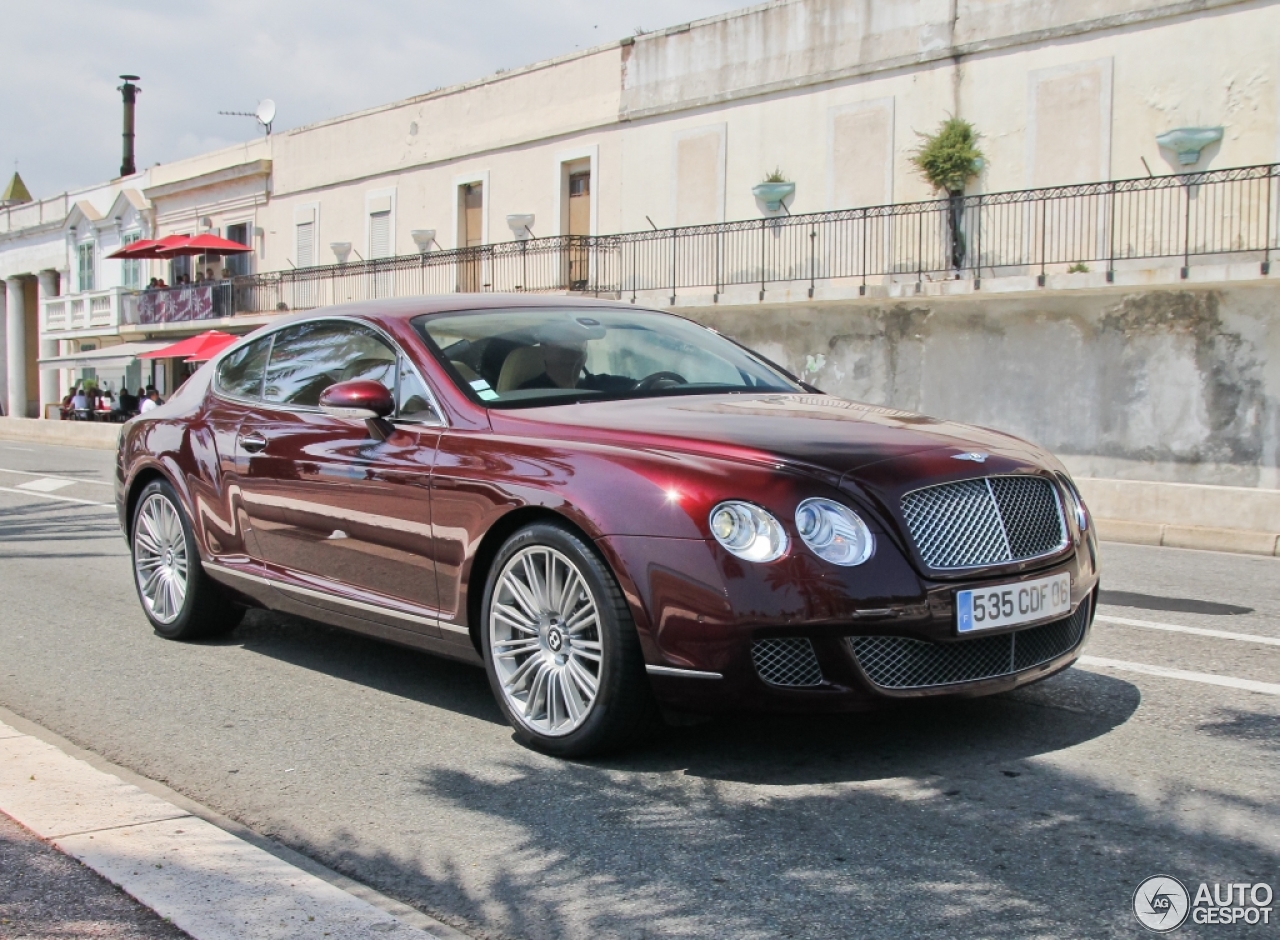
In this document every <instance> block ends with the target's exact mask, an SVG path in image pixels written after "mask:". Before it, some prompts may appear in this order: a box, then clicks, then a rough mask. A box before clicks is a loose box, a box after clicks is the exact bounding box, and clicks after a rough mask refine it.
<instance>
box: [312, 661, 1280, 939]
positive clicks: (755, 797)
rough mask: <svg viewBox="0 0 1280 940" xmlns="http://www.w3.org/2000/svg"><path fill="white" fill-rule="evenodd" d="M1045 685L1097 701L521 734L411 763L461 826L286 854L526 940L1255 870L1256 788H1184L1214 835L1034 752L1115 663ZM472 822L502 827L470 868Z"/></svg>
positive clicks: (1007, 931)
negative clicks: (650, 738) (608, 751)
mask: <svg viewBox="0 0 1280 940" xmlns="http://www.w3.org/2000/svg"><path fill="white" fill-rule="evenodd" d="M1064 678H1065V677H1064ZM1050 681H1051V682H1053V681H1058V680H1050ZM1066 681H1076V682H1078V683H1079V684H1081V685H1082V686H1084V687H1085V688H1086V689H1087V690H1089V691H1092V692H1094V693H1097V694H1098V699H1097V700H1098V701H1100V702H1102V703H1103V704H1102V705H1101V706H1099V708H1097V709H1096V710H1095V711H1093V712H1090V713H1085V714H1081V713H1079V712H1076V711H1068V710H1063V709H1055V708H1050V707H1046V706H1044V705H1043V704H1038V703H1035V702H1033V701H1027V700H1019V699H1017V698H1016V697H1014V698H1004V699H997V700H990V701H988V702H984V703H977V702H975V703H966V704H965V705H964V706H963V707H955V706H947V707H946V708H938V709H933V710H928V709H920V710H914V711H912V712H898V713H895V714H894V715H893V716H892V717H881V718H879V719H871V720H868V719H867V718H866V716H862V717H845V718H841V719H838V720H832V721H829V722H828V721H823V722H803V721H797V720H787V721H780V722H777V723H776V724H770V723H764V724H761V723H759V722H743V723H741V724H735V723H725V724H717V725H715V726H703V728H699V729H693V730H686V731H682V732H680V733H678V734H676V735H674V736H673V737H671V738H669V739H668V740H666V741H665V742H664V743H662V744H660V745H658V746H657V747H655V748H651V749H649V750H648V751H645V752H642V753H640V754H637V755H636V756H635V757H633V758H615V759H613V760H611V761H607V762H599V763H577V764H573V763H564V762H554V761H551V760H550V759H547V758H542V757H541V756H539V755H533V754H528V753H527V752H526V753H525V754H521V755H515V756H513V758H512V759H511V760H510V761H509V762H507V763H506V764H504V765H503V766H501V767H500V768H497V769H496V770H495V769H494V768H487V769H486V770H485V771H477V772H470V771H460V770H456V769H450V770H445V769H440V768H435V767H430V768H424V770H423V772H422V775H421V778H420V781H419V796H420V798H421V811H422V812H423V813H424V814H428V813H439V812H440V807H441V806H448V807H449V808H451V809H453V810H455V811H460V812H459V813H458V817H457V818H467V817H471V818H474V819H476V820H477V821H478V822H477V824H476V827H475V830H474V831H468V832H467V833H465V834H463V833H456V834H454V836H453V838H454V839H455V840H456V841H446V842H445V843H444V844H424V846H423V849H422V851H421V853H420V854H418V855H417V856H415V857H400V856H396V855H394V854H392V853H389V852H387V851H386V850H384V849H381V848H379V847H376V846H373V845H370V844H368V843H366V842H365V841H364V840H362V839H361V838H360V836H359V834H358V833H349V832H348V833H343V834H341V835H340V836H338V837H337V838H335V839H334V840H332V841H330V842H328V843H327V844H325V845H321V846H311V847H308V849H307V851H309V852H313V853H319V855H320V856H321V857H323V858H324V859H325V860H326V861H327V862H328V863H329V864H331V865H334V866H335V867H337V868H339V869H340V870H343V871H345V872H347V873H349V874H351V875H352V876H354V877H356V878H359V879H361V880H365V881H369V882H372V883H373V884H375V885H377V886H378V887H380V888H381V889H382V890H384V891H387V892H388V893H391V894H394V895H396V896H398V897H401V898H402V899H404V900H406V901H408V902H410V903H413V904H416V905H418V906H420V907H422V908H423V909H425V910H428V911H429V912H431V913H432V914H433V915H434V916H436V917H439V918H441V919H443V920H445V921H446V922H449V923H453V924H455V925H458V926H461V927H463V928H464V929H465V928H470V929H472V930H476V931H477V932H478V933H479V934H481V935H484V936H512V937H524V938H530V940H542V938H568V937H573V938H577V937H582V938H595V937H628V938H630V937H672V936H706V937H717V938H719V937H735V938H737V937H743V938H757V937H758V938H765V937H769V938H773V937H796V938H815V940H816V938H824V940H825V938H829V937H836V936H839V937H894V938H897V937H955V936H982V937H996V938H1006V937H1007V938H1028V937H1064V936H1080V937H1083V936H1088V937H1112V936H1115V937H1129V936H1133V935H1134V934H1135V931H1137V930H1138V929H1139V928H1138V926H1137V923H1136V921H1135V920H1134V919H1133V915H1132V913H1131V910H1130V906H1129V905H1130V902H1131V896H1132V893H1133V891H1134V889H1135V887H1136V886H1137V885H1138V884H1139V883H1140V882H1141V881H1142V880H1143V879H1144V878H1146V877H1148V876H1149V875H1152V874H1155V873H1158V872H1170V873H1173V874H1180V875H1182V876H1183V877H1184V880H1192V879H1198V878H1206V879H1210V880H1212V877H1219V878H1227V877H1231V878H1232V879H1234V880H1244V879H1246V878H1250V879H1255V880H1256V879H1257V878H1265V876H1266V875H1268V874H1269V873H1271V872H1274V866H1275V863H1276V861H1277V858H1276V854H1275V852H1274V850H1273V849H1272V848H1269V847H1268V845H1267V844H1266V839H1267V838H1268V837H1267V836H1265V834H1264V833H1265V832H1266V831H1271V832H1274V831H1275V830H1276V827H1277V826H1278V825H1280V810H1278V809H1277V807H1276V806H1275V805H1272V804H1267V803H1263V802H1258V803H1251V804H1248V803H1247V801H1244V802H1242V801H1240V800H1239V799H1238V798H1236V797H1234V796H1232V795H1230V794H1227V793H1221V792H1213V791H1205V790H1203V789H1201V791H1200V792H1199V793H1198V794H1197V798H1198V799H1200V800H1205V799H1208V800H1211V801H1213V802H1215V803H1216V804H1219V805H1220V806H1222V807H1223V812H1224V813H1228V814H1236V815H1237V816H1238V817H1239V819H1247V820H1250V821H1251V822H1252V824H1253V825H1254V826H1257V827H1260V828H1258V829H1256V830H1254V833H1253V834H1252V835H1249V834H1245V835H1241V834H1238V832H1239V831H1241V830H1239V829H1238V828H1237V831H1236V832H1234V833H1233V832H1228V831H1227V829H1228V828H1230V827H1229V826H1227V824H1226V823H1225V821H1224V826H1223V828H1222V829H1221V830H1217V831H1215V830H1214V829H1213V828H1212V827H1206V826H1205V825H1203V821H1202V820H1198V821H1191V820H1190V818H1189V817H1187V816H1184V815H1183V812H1182V810H1183V808H1182V807H1180V806H1179V805H1176V803H1171V804H1165V805H1162V804H1159V803H1156V804H1153V803H1152V802H1151V801H1149V800H1147V799H1145V798H1143V797H1141V796H1139V795H1136V794H1135V793H1133V792H1128V791H1124V790H1121V789H1118V788H1115V787H1112V786H1109V785H1106V784H1103V783H1100V782H1098V781H1097V780H1096V779H1094V778H1092V777H1091V776H1090V775H1089V774H1088V773H1087V772H1086V771H1084V770H1083V769H1082V772H1080V773H1076V772H1075V767H1074V766H1072V764H1071V763H1070V762H1064V761H1061V760H1057V761H1053V762H1050V761H1044V760H1038V759H1037V758H1039V757H1041V756H1044V755H1047V754H1050V753H1053V752H1060V751H1063V750H1069V749H1072V748H1077V747H1085V748H1088V746H1089V744H1090V742H1091V741H1092V740H1094V739H1096V738H1097V737H1099V736H1101V735H1104V734H1106V733H1107V732H1108V731H1110V730H1112V729H1114V728H1116V727H1117V726H1118V725H1120V724H1122V723H1123V722H1124V721H1125V720H1126V719H1127V718H1128V717H1129V715H1131V714H1132V711H1133V709H1134V708H1135V707H1136V705H1137V700H1138V694H1137V691H1136V689H1134V687H1133V686H1131V685H1130V684H1129V683H1126V682H1123V681H1121V680H1117V679H1114V678H1109V677H1105V676H1100V675H1089V674H1083V673H1082V674H1080V675H1078V676H1076V677H1074V680H1066ZM751 768H755V769H754V770H752V769H751ZM833 781H841V782H840V783H833ZM1237 822H1238V820H1237ZM416 824H419V820H415V819H406V820H405V825H406V826H411V825H416ZM1243 831H1244V832H1245V833H1248V832H1249V830H1248V828H1247V827H1246V828H1245V829H1244V830H1243ZM483 833H502V834H505V838H506V839H507V840H508V841H505V842H504V843H503V844H501V845H493V846H490V847H489V848H488V849H487V850H485V851H484V852H483V853H482V854H484V855H485V863H484V864H481V865H479V867H478V869H477V867H476V866H475V863H474V862H473V861H471V860H472V859H474V858H475V857H476V850H475V848H474V846H473V843H474V842H475V840H476V839H477V838H479V837H480V836H481V834H483ZM480 871H483V872H484V874H483V875H482V874H480V873H479V872H480ZM1184 932H1186V933H1192V935H1194V933H1193V931H1192V929H1191V927H1190V925H1188V928H1187V929H1184ZM1241 935H1242V936H1243V935H1247V933H1242V934H1241Z"/></svg>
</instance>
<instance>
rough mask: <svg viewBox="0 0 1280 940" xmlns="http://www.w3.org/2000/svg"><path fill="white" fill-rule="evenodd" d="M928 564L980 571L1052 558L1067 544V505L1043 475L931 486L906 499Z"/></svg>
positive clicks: (912, 528)
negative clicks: (991, 566) (985, 567)
mask: <svg viewBox="0 0 1280 940" xmlns="http://www.w3.org/2000/svg"><path fill="white" fill-rule="evenodd" d="M902 515H903V518H904V519H905V520H906V523H907V528H908V529H909V530H910V532H911V538H912V540H913V541H914V542H915V543H916V549H917V550H918V551H919V552H920V557H921V559H923V561H924V563H925V564H926V565H928V566H929V567H930V568H933V569H935V570H946V569H954V568H977V567H981V566H983V565H999V564H1005V563H1008V562H1015V561H1024V560H1026V559H1028V558H1037V557H1039V556H1041V555H1048V554H1051V553H1052V552H1055V551H1057V550H1059V549H1061V548H1063V547H1065V545H1066V543H1067V529H1066V524H1065V522H1064V521H1063V518H1062V504H1061V502H1060V501H1059V499H1058V493H1057V490H1056V489H1055V488H1054V486H1053V484H1052V483H1050V482H1049V481H1048V480H1046V479H1043V478H1042V477H1030V476H1017V477H985V478H982V479H977V480H960V481H958V482H955V483H942V484H939V485H938V486H927V487H925V488H924V489H920V490H915V491H914V492H911V493H908V494H907V495H906V496H904V497H902Z"/></svg>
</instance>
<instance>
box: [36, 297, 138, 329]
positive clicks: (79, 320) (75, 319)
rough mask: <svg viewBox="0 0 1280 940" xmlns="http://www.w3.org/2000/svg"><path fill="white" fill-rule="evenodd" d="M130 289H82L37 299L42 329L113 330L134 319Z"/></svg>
mask: <svg viewBox="0 0 1280 940" xmlns="http://www.w3.org/2000/svg"><path fill="white" fill-rule="evenodd" d="M134 307H135V304H134V293H133V291H130V290H126V289H125V288H122V287H111V288H108V289H106V290H99V291H85V292H84V293H81V294H70V295H66V296H62V297H47V298H44V299H42V300H41V301H40V318H41V324H42V329H43V330H44V331H45V332H47V333H51V334H53V333H69V332H74V331H83V330H113V329H116V328H118V327H119V326H120V325H121V324H122V323H130V322H135V321H136V316H135V315H134Z"/></svg>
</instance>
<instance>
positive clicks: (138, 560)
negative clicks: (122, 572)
mask: <svg viewBox="0 0 1280 940" xmlns="http://www.w3.org/2000/svg"><path fill="white" fill-rule="evenodd" d="M133 573H134V576H135V577H136V578H137V579H138V593H139V594H140V595H141V596H142V602H143V603H144V604H146V605H147V611H148V612H149V613H150V614H151V616H152V617H154V618H155V619H156V620H157V621H159V622H160V623H163V624H170V623H173V621H175V620H177V619H178V614H180V613H182V604H183V601H184V600H186V597H187V584H188V576H189V573H190V561H189V559H188V558H187V537H186V533H185V532H184V531H183V528H182V519H180V518H179V517H178V510H177V509H176V508H175V507H174V505H173V503H172V502H170V501H169V500H168V499H167V498H166V497H165V496H163V495H161V494H160V493H153V494H152V495H151V496H148V497H147V500H146V502H144V503H143V504H142V508H141V509H140V510H138V517H137V521H136V522H135V523H134V526H133Z"/></svg>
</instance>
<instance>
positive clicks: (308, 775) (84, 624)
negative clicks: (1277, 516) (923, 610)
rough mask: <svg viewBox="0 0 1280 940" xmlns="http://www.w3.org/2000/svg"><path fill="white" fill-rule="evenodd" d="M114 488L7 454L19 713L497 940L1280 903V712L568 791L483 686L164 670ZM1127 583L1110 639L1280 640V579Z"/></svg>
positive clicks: (1248, 711)
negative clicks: (1153, 895)
mask: <svg viewBox="0 0 1280 940" xmlns="http://www.w3.org/2000/svg"><path fill="white" fill-rule="evenodd" d="M111 461H112V456H111V455H110V454H107V453H103V452H94V451H81V450H72V449H63V448H54V447H42V446H38V445H29V444H22V445H18V444H9V443H6V442H0V624H2V626H0V705H3V706H4V707H6V708H9V709H11V710H12V711H14V712H16V713H17V714H19V715H21V716H23V717H25V718H28V719H30V720H32V721H35V722H37V723H39V724H41V725H43V726H45V727H47V728H49V729H51V730H53V731H55V732H57V733H58V734H61V735H63V736H65V737H66V738H69V739H70V740H72V741H74V742H76V743H77V744H79V745H81V746H83V747H86V748H88V749H90V750H92V751H95V752H96V753H98V754H101V755H103V756H105V757H106V758H108V759H109V760H111V761H114V762H116V763H118V764H121V765H123V766H125V767H128V768H130V769H132V770H134V771H136V772H138V773H140V774H143V775H145V776H147V777H151V778H153V779H156V780H159V781H161V782H163V783H165V784H167V785H168V786H170V787H173V788H174V789H176V790H178V791H179V792H181V793H183V794H185V795H186V796H188V797H190V798H192V799H194V800H196V801H198V802H201V803H203V804H205V805H207V806H209V807H211V808H213V809H214V810H217V811H218V812H220V813H223V814H225V815H227V816H230V817H232V818H234V819H236V820H239V821H240V822H242V823H244V824H246V825H248V826H250V827H252V828H253V829H255V830H257V831H258V832H260V833H263V834H265V835H268V836H270V837H272V838H275V839H277V840H279V841H281V842H283V843H285V844H286V845H288V846H291V847H292V848H294V849H297V850H299V851H301V852H303V853H305V854H307V855H310V856H312V857H314V858H316V859H319V860H320V861H322V862H324V863H326V864H328V865H329V866H331V867H333V868H336V869H338V870H340V871H342V872H343V873H345V874H347V875H350V876H351V877H354V878H356V879H358V880H360V881H363V882H366V883H368V884H371V885H373V886H374V887H376V888H378V889H380V890H381V891H383V892H385V893H386V894H389V895H392V896H394V897H397V898H400V899H402V900H404V901H407V902H409V903H411V904H413V905H415V906H417V907H419V908H421V909H423V910H425V911H427V912H428V913H430V914H432V915H434V916H435V917H437V918H439V919H440V920H443V921H445V922H446V923H449V924H452V925H455V926H457V927H459V928H460V929H462V930H464V931H466V932H468V933H470V934H472V935H474V936H476V937H519V938H530V940H534V938H549V937H571V938H595V937H708V938H709V937H716V938H719V937H744V938H746V937H749V938H775V937H805V938H830V937H855V936H856V937H872V938H879V937H884V938H890V937H892V938H906V937H956V936H982V937H1011V938H1012V937H1016V938H1028V937H1046V938H1048V937H1054V938H1059V937H1090V938H1096V937H1133V936H1139V935H1142V933H1143V931H1142V928H1140V927H1139V925H1138V924H1137V923H1136V921H1135V920H1134V918H1133V914H1132V912H1131V907H1130V905H1131V898H1132V895H1133V892H1134V890H1135V888H1136V887H1137V886H1138V884H1139V883H1140V882H1141V881H1142V880H1143V879H1145V878H1147V877H1148V876H1151V875H1155V874H1157V873H1167V874H1171V875H1175V876H1177V877H1179V878H1181V879H1182V880H1183V881H1184V882H1187V883H1190V885H1191V887H1192V890H1193V891H1194V890H1195V887H1196V885H1197V884H1198V883H1199V882H1200V881H1206V882H1210V883H1213V882H1258V881H1265V882H1268V883H1270V884H1271V885H1272V886H1273V887H1274V888H1277V889H1280V865H1278V864H1277V862H1278V861H1280V803H1278V802H1277V798H1276V795H1277V793H1280V761H1277V756H1278V755H1280V722H1278V721H1277V717H1278V716H1280V696H1276V695H1273V694H1266V693H1262V692H1257V691H1248V690H1246V689H1242V688H1233V687H1224V686H1219V685H1210V684H1205V683H1203V682H1196V681H1188V680H1187V679H1185V678H1168V677H1164V676H1156V675H1146V674H1142V673H1138V672H1132V671H1125V670H1120V669H1116V668H1111V667H1099V666H1084V667H1076V668H1074V669H1072V670H1069V671H1068V672H1067V673H1066V674H1064V675H1062V676H1059V677H1057V678H1054V679H1052V680H1049V681H1047V682H1044V683H1042V684H1040V685H1038V686H1034V687H1032V688H1030V689H1027V690H1023V691H1021V692H1018V693H1015V694H1012V695H1008V696H1003V697H999V698H995V699H987V700H982V701H974V702H967V703H960V704H946V705H929V706H923V707H915V708H911V709H906V710H903V711H898V712H893V713H885V714H877V715H870V716H860V717H858V716H855V717H841V718H823V719H786V720H758V719H755V720H746V719H743V720H718V721H714V722H711V723H707V724H703V725H699V726H696V727H690V728H681V729H675V730H672V731H670V732H669V733H668V734H667V735H666V736H665V737H664V738H663V739H662V740H660V741H659V742H657V743H655V744H654V745H652V746H650V747H649V748H647V749H645V750H643V751H641V752H638V753H635V754H632V755H630V756H625V757H615V758H611V759H609V760H601V761H587V762H578V763H568V762H562V761H557V760H554V759H550V758H546V757H543V756H540V755H538V754H535V753H531V752H529V751H527V750H524V749H523V748H521V747H519V746H518V745H516V744H515V743H514V742H513V740H512V738H511V734H510V731H509V730H508V729H507V727H506V726H505V725H504V724H503V723H502V721H501V719H500V716H499V712H498V709H497V707H496V705H495V704H494V703H493V701H492V700H491V698H490V695H489V690H488V687H487V685H486V682H485V679H484V676H483V674H482V673H481V672H479V671H477V670H474V669H471V668H468V667H465V666H461V665H456V664H452V663H448V662H444V661H440V660H436V659H433V658H431V657H429V656H426V655H420V654H417V653H412V652H406V651H403V650H400V649H396V648H394V647H390V646H385V645H381V644H379V643H376V642H374V641H371V640H366V639H363V638H360V637H356V636H351V635H347V634H343V633H341V632H339V631H336V630H331V629H329V628H326V627H321V626H317V625H314V624H310V623H307V622H304V621H301V620H297V619H293V618H289V617H283V616H279V615H275V614H266V613H253V614H251V615H250V616H249V617H248V618H247V620H246V621H245V623H244V625H243V626H241V627H240V628H239V629H237V630H236V632H235V633H234V634H233V635H232V636H231V637H230V638H228V639H226V640H224V641H219V642H214V643H201V644H180V643H171V642H166V641H164V640H161V639H159V638H157V637H155V636H154V635H153V634H152V633H151V631H150V629H149V628H148V626H147V624H146V621H145V620H144V618H143V616H142V614H141V612H140V610H139V608H138V603H137V600H136V598H135V596H134V592H133V588H132V585H131V582H130V574H129V569H128V561H127V551H126V547H125V544H124V542H123V540H122V539H121V538H120V535H119V533H118V531H117V528H116V521H115V516H114V514H113V513H112V512H111V511H109V510H106V509H104V508H102V507H101V506H95V505H91V504H93V503H109V502H110V500H111V490H110V489H109V488H108V487H107V486H104V485H102V483H103V481H106V480H108V479H109V478H110V477H109V473H110V466H111ZM14 471H22V472H21V473H18V472H14ZM49 480H54V481H55V482H44V481H49ZM57 480H68V481H72V482H67V483H65V484H62V485H58V483H57V482H56V481H57ZM33 483H34V485H35V487H37V488H42V489H43V491H42V492H36V491H33V489H32V488H31V484H33ZM54 497H60V498H61V499H60V500H57V499H54ZM70 500H79V501H81V502H72V501H70ZM1103 556H1104V564H1105V574H1104V587H1105V588H1106V589H1107V591H1109V592H1115V593H1109V594H1108V595H1107V596H1106V598H1105V599H1106V600H1107V601H1109V602H1111V603H1108V604H1107V606H1105V607H1104V608H1103V610H1102V613H1103V614H1104V615H1106V616H1111V617H1119V618H1125V619H1131V620H1140V621H1146V622H1151V623H1161V624H1172V625H1176V626H1183V627H1192V628H1200V629H1207V630H1210V631H1219V632H1223V631H1226V632H1231V633H1236V634H1241V635H1245V636H1250V635H1252V636H1262V637H1269V638H1278V637H1280V561H1278V560H1276V559H1264V558H1250V557H1243V556H1231V555H1224V554H1214V553H1206V552H1190V551H1178V550H1172V549H1155V548H1145V547H1139V546H1125V545H1118V544H1106V545H1104V547H1103ZM1087 652H1088V653H1089V654H1090V655H1092V656H1095V657H1102V658H1106V659H1109V660H1116V661H1122V662H1129V663H1137V664H1143V665H1147V666H1155V667H1162V668H1167V669H1175V670H1180V671H1182V672H1191V673H1200V674H1210V675H1215V676H1219V677H1229V678H1233V679H1243V680H1254V681H1255V682H1262V683H1272V684H1274V683H1276V682H1278V681H1280V668H1277V666H1280V646H1278V645H1268V644H1265V643H1260V642H1256V641H1250V640H1247V639H1230V638H1223V637H1218V636H1203V635H1197V634H1187V633H1178V632H1169V631H1167V630H1159V629H1154V628H1151V627H1144V626H1129V625H1121V624H1115V623H1099V624H1098V625H1097V626H1096V627H1095V632H1094V635H1093V639H1092V640H1091V643H1090V646H1089V648H1088V650H1087ZM1278 931H1280V928H1278V927H1277V926H1276V925H1275V923H1274V919H1273V923H1272V925H1271V926H1269V927H1266V928H1263V927H1253V928H1251V927H1248V926H1245V925H1235V926H1231V927H1223V926H1199V927H1197V926H1194V925H1192V924H1190V923H1188V924H1187V925H1186V926H1185V927H1183V928H1182V929H1181V930H1180V931H1179V933H1178V936H1194V937H1223V936H1231V937H1237V936H1239V937H1246V936H1275V935H1276V934H1277V932H1278Z"/></svg>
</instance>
